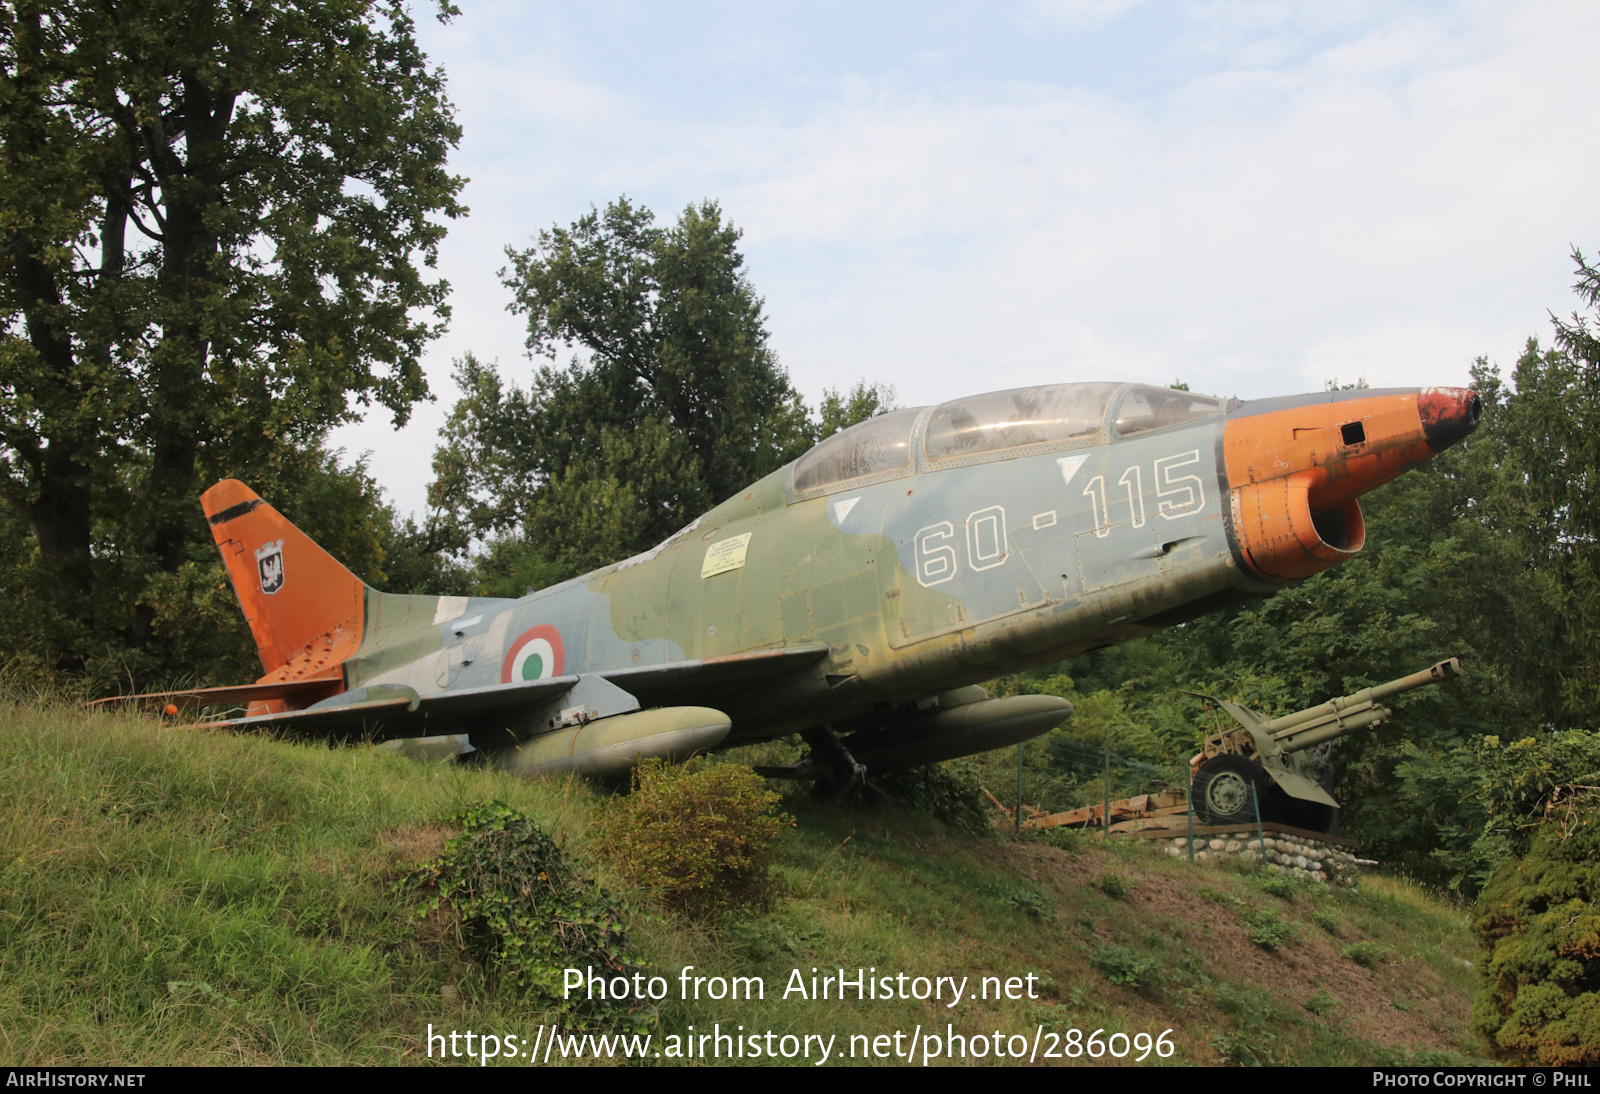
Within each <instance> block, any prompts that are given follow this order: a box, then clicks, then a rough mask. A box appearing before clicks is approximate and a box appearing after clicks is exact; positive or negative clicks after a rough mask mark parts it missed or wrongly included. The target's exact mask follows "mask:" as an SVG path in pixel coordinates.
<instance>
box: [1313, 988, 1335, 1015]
mask: <svg viewBox="0 0 1600 1094" xmlns="http://www.w3.org/2000/svg"><path fill="white" fill-rule="evenodd" d="M1338 1005H1339V1000H1337V999H1335V998H1334V997H1333V996H1332V995H1329V994H1328V992H1327V991H1326V990H1324V989H1322V988H1318V989H1317V993H1316V994H1315V995H1313V996H1312V997H1311V998H1310V999H1307V1000H1306V1009H1307V1010H1309V1011H1310V1012H1311V1013H1312V1014H1315V1015H1316V1016H1317V1017H1318V1018H1326V1017H1327V1016H1328V1015H1330V1014H1332V1013H1333V1010H1334V1008H1335V1007H1337V1006H1338Z"/></svg>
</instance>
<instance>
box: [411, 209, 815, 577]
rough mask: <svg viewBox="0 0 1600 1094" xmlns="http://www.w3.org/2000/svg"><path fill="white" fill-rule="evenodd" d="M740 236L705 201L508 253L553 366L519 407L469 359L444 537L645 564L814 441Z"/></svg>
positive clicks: (599, 221) (602, 220)
mask: <svg viewBox="0 0 1600 1094" xmlns="http://www.w3.org/2000/svg"><path fill="white" fill-rule="evenodd" d="M739 236H740V232H739V230H738V229H736V228H734V227H733V226H732V225H730V224H726V223H724V221H723V219H722V211H721V209H720V208H719V207H718V206H717V204H716V203H715V202H711V201H707V202H703V203H701V204H700V205H698V206H693V205H691V206H690V207H688V208H687V209H685V210H684V212H683V215H682V216H681V217H679V219H678V221H677V223H675V224H674V225H672V226H671V227H668V228H662V227H658V226H656V224H655V218H654V215H653V214H652V213H651V212H650V211H649V210H647V209H644V208H642V207H639V206H636V205H634V204H633V203H631V202H630V201H628V199H627V198H619V199H618V200H617V201H615V202H613V203H611V204H610V205H608V206H607V207H606V209H605V211H604V212H603V213H602V212H599V211H595V210H591V212H590V213H589V215H587V216H585V217H583V218H581V219H580V220H578V221H576V222H575V223H573V224H572V225H571V226H570V227H569V228H561V227H552V228H551V229H550V230H549V231H547V232H542V233H540V235H539V238H538V240H537V242H536V243H535V245H534V246H532V247H529V248H527V249H525V250H516V249H508V251H507V254H508V256H509V257H510V259H511V265H510V266H509V267H508V268H507V269H506V270H503V271H502V277H503V279H504V281H505V284H506V286H507V287H508V288H509V289H510V290H511V291H512V293H513V294H514V302H513V304H512V310H513V311H515V312H518V313H520V314H523V315H526V316H527V318H528V349H529V351H530V352H531V353H532V354H534V355H536V356H545V357H549V358H551V359H554V358H555V356H556V355H557V353H559V352H561V351H563V350H564V349H566V348H568V347H573V348H575V349H576V351H577V352H576V353H575V355H574V356H573V358H572V359H571V363H570V364H569V365H568V366H567V367H566V368H565V369H558V368H555V367H552V366H548V365H547V366H545V367H543V368H541V369H540V370H539V371H538V373H537V374H536V375H535V377H534V380H533V384H532V387H531V388H530V389H529V390H527V391H523V390H522V389H520V388H517V387H515V386H511V387H509V388H507V387H506V385H505V384H504V383H503V382H502V381H501V379H500V377H499V374H498V372H497V371H496V370H495V369H494V368H493V367H491V366H484V365H482V364H480V363H479V362H477V361H476V360H475V359H473V358H471V357H468V358H466V359H464V360H463V361H462V362H461V363H460V365H459V367H458V371H457V377H456V378H457V381H458V383H460V385H461V387H462V389H463V391H464V392H465V395H464V397H463V399H462V401H461V402H459V403H458V404H457V405H456V407H455V410H454V412H453V413H452V415H451V418H450V421H449V423H448V424H447V426H446V430H445V436H444V441H445V443H444V444H443V445H442V446H441V447H440V449H439V451H438V454H437V456H436V457H435V464H434V466H435V471H436V474H437V478H436V480H435V482H434V484H433V489H432V498H433V502H434V504H435V505H436V507H437V508H438V509H439V511H440V513H439V521H440V524H441V526H442V527H444V528H445V529H447V531H448V534H445V535H444V536H443V537H442V538H443V539H445V540H449V541H451V542H453V543H454V544H456V545H459V546H464V545H465V543H467V542H469V541H471V540H473V539H483V538H489V537H492V536H494V535H496V534H499V535H506V534H520V535H521V536H523V537H524V538H525V539H526V540H527V541H529V542H532V543H536V544H539V545H541V550H544V551H546V552H547V554H546V557H548V558H551V559H554V560H559V561H560V562H561V563H562V564H563V565H564V566H565V567H566V568H567V569H568V570H569V571H571V572H578V571H581V570H583V569H586V568H589V567H591V566H596V565H601V564H604V563H606V562H611V561H614V560H615V559H617V558H620V557H623V556H625V555H627V554H631V553H633V552H635V551H638V550H642V549H644V548H647V547H649V546H651V545H653V544H655V543H657V542H659V541H660V540H661V539H663V538H664V537H666V536H667V535H669V534H671V533H672V532H674V531H676V530H677V529H678V528H679V527H681V526H682V525H683V524H684V523H686V522H687V521H688V520H690V519H691V518H692V517H694V516H695V515H697V514H698V513H700V512H702V511H704V510H705V509H708V508H710V507H711V506H712V505H715V504H716V503H717V502H719V501H722V500H723V499H725V498H727V497H729V496H730V495H732V494H734V493H736V492H737V491H739V490H742V489H743V488H744V487H746V486H747V485H749V484H750V483H751V482H753V481H755V480H756V479H759V478H761V477H762V476H763V475H766V474H768V473H769V472H771V471H774V470H776V469H777V468H779V467H781V466H782V465H783V464H784V463H786V462H788V461H789V460H791V459H793V458H795V457H796V456H798V455H799V454H800V453H801V452H803V451H804V450H805V449H806V448H808V447H809V446H810V445H811V444H812V443H813V441H814V439H815V436H814V426H813V425H812V424H811V422H810V421H809V419H808V418H807V416H806V410H805V406H804V404H803V403H802V402H801V400H800V397H799V395H798V394H797V393H796V392H795V391H794V389H793V388H792V387H791V386H790V385H789V379H788V376H787V375H786V374H785V373H784V371H783V369H782V367H781V366H780V365H779V364H778V360H777V357H776V355H775V354H774V353H773V352H772V350H771V348H770V346H769V345H768V336H767V329H766V321H765V319H764V317H763V315H762V301H761V299H760V298H759V297H758V296H756V294H755V291H754V289H753V288H752V287H751V285H750V282H749V279H748V278H747V277H746V276H745V273H744V258H743V256H742V255H740V253H739V250H738V241H739Z"/></svg>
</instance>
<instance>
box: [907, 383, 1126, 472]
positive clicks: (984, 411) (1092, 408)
mask: <svg viewBox="0 0 1600 1094" xmlns="http://www.w3.org/2000/svg"><path fill="white" fill-rule="evenodd" d="M1121 386H1122V385H1121V384H1049V385H1047V386H1044V387H1014V388H1012V389H1011V390H1009V391H990V392H987V393H985V394H983V395H969V396H968V397H966V398H965V399H952V400H951V401H950V402H948V403H941V404H939V405H938V406H936V407H934V408H933V413H932V414H931V415H930V416H929V417H928V428H927V431H926V435H925V439H924V441H923V450H924V451H925V452H926V453H927V454H928V459H930V460H934V461H938V460H953V459H957V458H960V457H962V456H977V455H981V454H983V453H985V452H998V451H1000V450H1001V449H1006V448H1027V447H1031V446H1032V445H1036V444H1052V443H1054V442H1056V441H1068V440H1072V439H1073V438H1074V437H1092V436H1094V435H1095V434H1096V433H1099V432H1100V427H1101V426H1102V425H1103V424H1104V422H1105V419H1106V404H1107V403H1109V402H1110V401H1111V396H1112V395H1114V394H1116V391H1117V389H1118V388H1119V387H1121Z"/></svg>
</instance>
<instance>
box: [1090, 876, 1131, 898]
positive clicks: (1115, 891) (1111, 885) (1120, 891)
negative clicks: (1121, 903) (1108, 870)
mask: <svg viewBox="0 0 1600 1094" xmlns="http://www.w3.org/2000/svg"><path fill="white" fill-rule="evenodd" d="M1094 887H1095V888H1096V889H1099V890H1100V891H1101V892H1102V893H1104V894H1105V895H1106V896H1108V897H1110V898H1111V899H1112V900H1127V899H1128V889H1129V888H1130V886H1129V885H1128V879H1127V878H1125V877H1123V876H1122V875H1121V874H1101V875H1100V876H1099V877H1097V878H1095V879H1094Z"/></svg>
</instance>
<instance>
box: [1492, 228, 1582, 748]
mask: <svg viewBox="0 0 1600 1094" xmlns="http://www.w3.org/2000/svg"><path fill="white" fill-rule="evenodd" d="M1573 261H1574V262H1575V263H1576V265H1577V269H1578V282H1577V284H1576V286H1575V289H1576V291H1577V293H1578V296H1579V298H1580V299H1581V300H1582V301H1583V304H1584V306H1585V307H1587V308H1588V309H1590V310H1591V311H1592V312H1593V313H1594V315H1593V316H1591V317H1585V316H1584V315H1582V314H1580V313H1575V314H1574V315H1573V316H1572V317H1571V319H1570V320H1562V319H1559V318H1558V319H1556V320H1555V344H1554V346H1553V347H1552V348H1551V349H1549V350H1541V349H1540V347H1539V345H1538V343H1537V342H1536V341H1533V340H1531V339H1530V340H1529V342H1528V347H1527V350H1526V351H1525V352H1524V353H1523V355H1522V357H1521V359H1520V360H1518V362H1517V368H1516V372H1515V375H1514V382H1515V384H1516V388H1517V396H1516V398H1515V399H1513V400H1512V403H1511V407H1510V412H1511V414H1512V416H1513V418H1514V428H1513V430H1512V434H1511V444H1510V452H1509V454H1510V456H1511V457H1512V458H1513V459H1514V460H1515V461H1516V462H1517V465H1518V467H1519V468H1520V470H1522V471H1523V472H1524V473H1525V475H1526V478H1527V483H1528V490H1529V494H1530V496H1531V497H1530V501H1531V504H1530V505H1529V506H1528V513H1527V514H1526V516H1527V519H1528V527H1529V530H1530V532H1531V534H1532V540H1533V549H1534V551H1535V552H1536V561H1537V562H1538V564H1540V565H1541V566H1542V567H1543V568H1544V569H1546V570H1547V572H1548V574H1549V577H1550V580H1551V583H1552V584H1551V589H1550V597H1549V599H1548V601H1547V602H1546V604H1545V605H1544V608H1545V610H1546V611H1548V612H1549V613H1550V614H1551V616H1552V618H1553V619H1555V620H1557V621H1558V627H1559V631H1560V637H1561V641H1560V642H1559V643H1557V644H1555V646H1554V647H1553V648H1551V649H1550V650H1549V651H1548V653H1547V654H1546V656H1544V657H1541V658H1539V659H1538V661H1537V662H1536V663H1538V664H1541V665H1545V666H1548V668H1549V669H1550V670H1551V671H1553V673H1554V675H1555V680H1554V686H1555V688H1556V689H1557V690H1558V692H1559V698H1560V707H1561V711H1562V714H1563V715H1564V718H1563V721H1567V722H1568V724H1572V722H1574V721H1575V722H1576V723H1577V724H1589V725H1593V724H1594V722H1595V720H1596V718H1597V717H1600V338H1597V337H1596V334H1595V331H1594V329H1593V328H1592V326H1591V323H1592V322H1594V321H1595V320H1596V319H1600V269H1597V268H1596V267H1594V266H1592V265H1591V264H1590V263H1589V262H1588V261H1587V260H1586V259H1585V258H1584V257H1583V255H1582V254H1581V253H1578V252H1574V253H1573Z"/></svg>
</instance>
